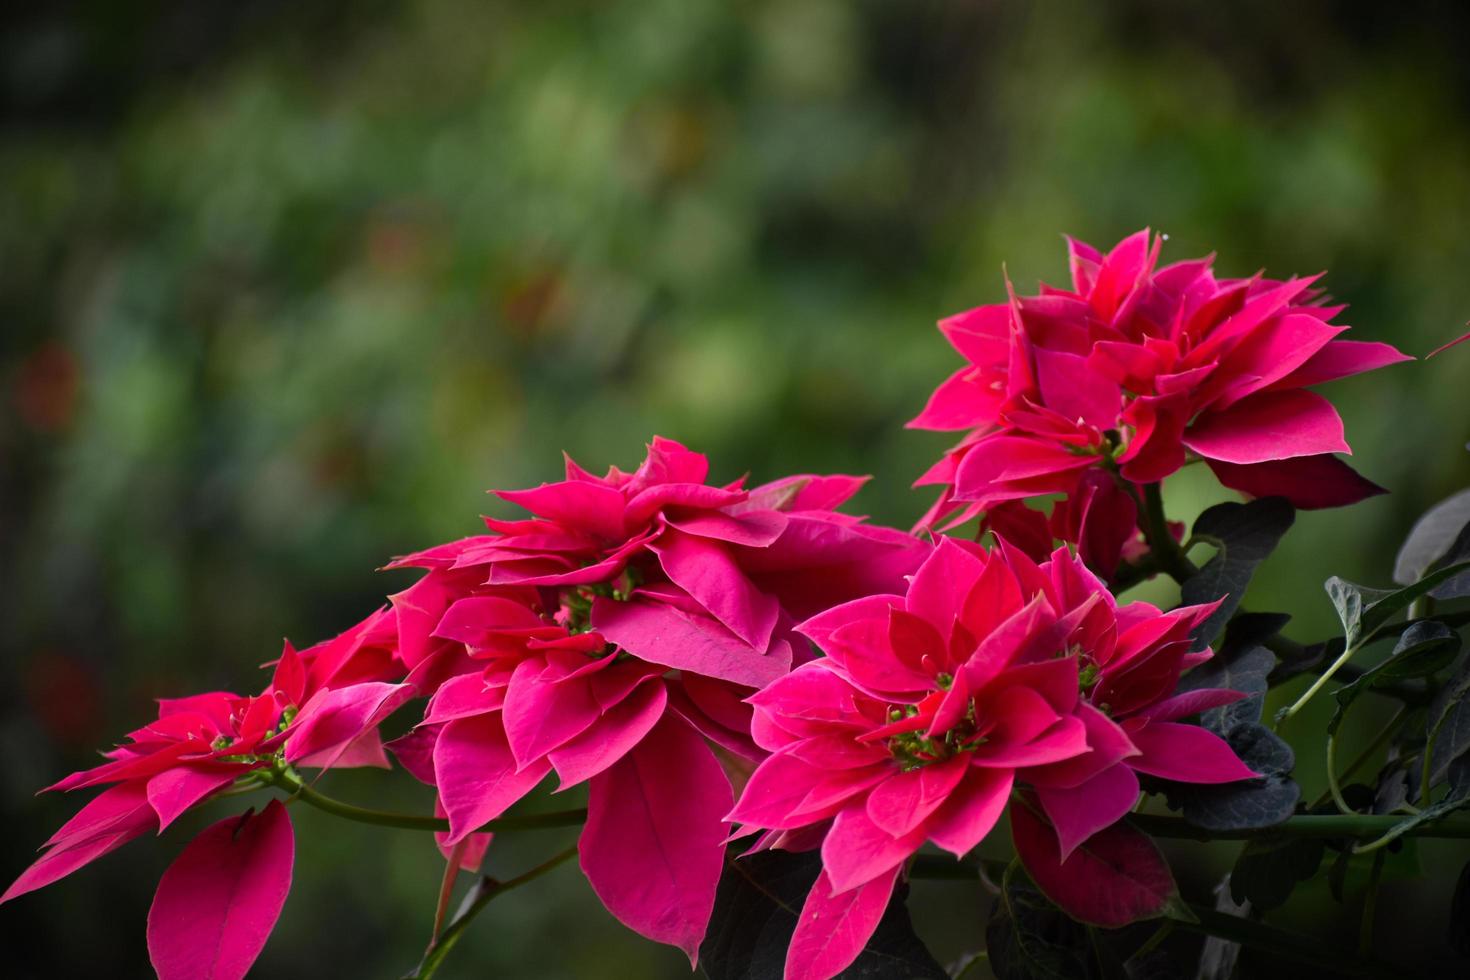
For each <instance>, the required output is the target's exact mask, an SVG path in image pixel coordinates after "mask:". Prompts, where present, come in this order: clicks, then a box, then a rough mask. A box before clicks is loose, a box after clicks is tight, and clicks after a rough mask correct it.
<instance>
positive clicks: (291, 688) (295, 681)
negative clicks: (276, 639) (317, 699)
mask: <svg viewBox="0 0 1470 980" xmlns="http://www.w3.org/2000/svg"><path fill="white" fill-rule="evenodd" d="M271 690H272V691H273V692H274V693H276V694H279V695H280V696H281V697H283V698H284V699H285V700H284V702H282V705H281V706H282V707H285V706H286V705H292V704H294V705H296V706H297V707H300V706H301V703H302V702H303V701H305V700H306V665H305V664H303V663H302V662H301V654H299V653H297V652H296V648H295V647H294V646H292V645H291V641H290V640H287V641H286V643H285V645H284V646H283V647H282V649H281V659H279V660H277V661H276V669H275V673H274V674H272V675H271Z"/></svg>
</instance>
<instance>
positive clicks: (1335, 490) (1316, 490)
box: [1205, 454, 1388, 510]
mask: <svg viewBox="0 0 1470 980" xmlns="http://www.w3.org/2000/svg"><path fill="white" fill-rule="evenodd" d="M1205 462H1206V463H1208V464H1209V467H1210V469H1211V470H1213V471H1214V473H1215V477H1216V478H1217V479H1218V480H1219V481H1220V482H1221V483H1223V484H1224V485H1225V486H1227V487H1229V488H1230V489H1232V490H1239V491H1240V492H1241V493H1245V494H1249V495H1250V496H1252V497H1285V498H1286V499H1287V500H1289V501H1291V504H1292V506H1293V507H1296V508H1297V509H1299V510H1318V509H1321V508H1324V507H1344V506H1346V505H1348V504H1355V503H1357V502H1358V501H1360V500H1364V499H1366V498H1368V497H1372V496H1376V495H1377V494H1380V493H1388V491H1387V490H1385V489H1384V488H1383V487H1380V486H1379V485H1378V484H1376V483H1374V482H1373V481H1371V480H1368V479H1366V478H1364V477H1363V476H1361V475H1360V474H1359V473H1358V471H1357V470H1354V469H1353V468H1352V467H1351V466H1349V465H1348V464H1346V463H1344V462H1343V461H1342V460H1340V459H1338V458H1337V457H1336V456H1332V455H1327V454H1324V455H1321V456H1298V457H1296V458H1295V459H1283V460H1276V461H1273V462H1269V463H1255V464H1252V465H1248V466H1240V465H1237V464H1235V463H1222V462H1220V461H1219V460H1214V459H1207V460H1205Z"/></svg>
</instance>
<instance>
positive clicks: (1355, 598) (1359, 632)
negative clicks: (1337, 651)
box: [1326, 561, 1470, 646]
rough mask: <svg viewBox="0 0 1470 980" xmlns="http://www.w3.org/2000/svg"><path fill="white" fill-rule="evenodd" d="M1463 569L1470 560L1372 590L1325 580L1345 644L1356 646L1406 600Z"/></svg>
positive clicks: (1468, 566) (1407, 602) (1390, 616)
mask: <svg viewBox="0 0 1470 980" xmlns="http://www.w3.org/2000/svg"><path fill="white" fill-rule="evenodd" d="M1466 570H1470V562H1467V561H1459V562H1456V563H1455V564H1453V565H1446V566H1445V567H1444V568H1441V569H1439V570H1438V571H1435V572H1432V573H1431V574H1429V575H1427V576H1425V577H1424V578H1422V579H1420V580H1419V581H1417V582H1415V583H1414V584H1413V585H1408V586H1405V587H1404V588H1402V589H1371V588H1369V587H1367V586H1365V585H1357V584H1355V583H1353V582H1349V581H1347V580H1346V579H1342V578H1338V577H1337V576H1335V575H1334V576H1333V577H1332V578H1330V579H1328V580H1327V586H1326V588H1327V595H1328V596H1329V597H1331V599H1332V605H1333V606H1334V607H1335V608H1336V609H1337V617H1338V619H1340V620H1341V621H1342V630H1343V635H1344V636H1345V637H1347V642H1348V644H1349V645H1351V646H1357V645H1359V644H1361V643H1362V642H1364V641H1365V640H1367V639H1368V638H1369V637H1371V636H1372V635H1373V634H1374V633H1376V632H1377V631H1378V630H1379V629H1380V628H1382V627H1383V625H1384V624H1385V623H1387V622H1388V621H1389V620H1390V619H1392V618H1393V617H1394V616H1395V615H1396V614H1398V613H1399V612H1401V611H1402V610H1404V609H1405V608H1407V607H1408V605H1409V603H1411V602H1413V601H1414V600H1415V599H1417V598H1419V597H1420V596H1422V595H1427V594H1429V592H1430V591H1431V590H1433V589H1434V587H1435V586H1437V585H1439V584H1440V583H1441V582H1445V581H1448V580H1449V579H1452V578H1454V577H1455V576H1456V575H1458V574H1459V573H1460V572H1463V571H1466Z"/></svg>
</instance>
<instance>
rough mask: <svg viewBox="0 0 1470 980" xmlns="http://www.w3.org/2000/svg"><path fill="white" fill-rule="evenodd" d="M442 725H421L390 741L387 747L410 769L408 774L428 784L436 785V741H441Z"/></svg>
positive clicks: (399, 761) (400, 763)
mask: <svg viewBox="0 0 1470 980" xmlns="http://www.w3.org/2000/svg"><path fill="white" fill-rule="evenodd" d="M443 727H444V726H442V725H430V724H423V725H419V726H418V727H417V728H414V729H412V730H410V731H409V732H408V734H406V735H400V736H399V737H397V738H395V739H394V740H393V741H391V742H389V743H388V745H387V748H388V749H389V751H391V752H392V753H393V757H394V758H395V759H397V760H398V764H399V765H400V766H402V767H403V768H404V769H406V770H408V774H409V775H410V776H412V777H413V778H414V779H417V780H418V781H419V782H421V783H424V784H426V785H428V786H433V785H434V743H435V742H437V741H439V730H440V729H441V728H443Z"/></svg>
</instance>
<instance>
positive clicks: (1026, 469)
mask: <svg viewBox="0 0 1470 980" xmlns="http://www.w3.org/2000/svg"><path fill="white" fill-rule="evenodd" d="M1097 462H1098V457H1096V456H1090V455H1084V454H1080V453H1074V452H1070V451H1068V450H1067V449H1066V447H1064V446H1062V445H1060V444H1058V443H1053V442H1042V441H1041V440H1039V439H1030V438H1026V437H1024V436H1008V435H997V436H989V437H987V438H985V439H982V440H980V441H979V442H977V443H975V445H974V446H972V447H971V448H970V451H969V452H968V453H966V454H965V457H964V459H962V460H961V461H960V465H959V469H957V470H956V471H955V481H954V484H955V497H956V499H958V500H1003V499H1008V497H1009V496H1011V495H1008V494H1004V493H1002V494H997V492H996V487H995V484H1003V483H1005V482H1006V481H1028V482H1027V487H1028V489H1035V490H1036V491H1037V492H1043V491H1042V490H1041V489H1040V488H1041V486H1042V480H1041V479H1040V478H1043V477H1045V478H1049V479H1050V481H1051V482H1047V483H1046V484H1045V486H1046V487H1051V486H1052V485H1053V484H1055V489H1056V490H1065V489H1066V487H1067V485H1068V482H1069V481H1070V479H1071V478H1072V476H1071V474H1073V473H1075V472H1076V471H1077V470H1080V469H1086V468H1087V467H1089V466H1094V465H1096V464H1097ZM1032 481H1034V482H1035V483H1036V487H1032V486H1031V482H1032ZM1014 496H1030V494H1029V493H1019V492H1018V493H1016V494H1014Z"/></svg>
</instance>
